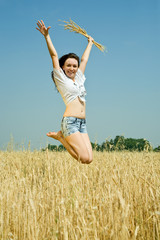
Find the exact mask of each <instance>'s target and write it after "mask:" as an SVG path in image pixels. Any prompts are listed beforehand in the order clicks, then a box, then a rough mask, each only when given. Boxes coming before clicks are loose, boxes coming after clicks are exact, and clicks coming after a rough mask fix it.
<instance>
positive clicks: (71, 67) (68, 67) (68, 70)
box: [62, 58, 78, 80]
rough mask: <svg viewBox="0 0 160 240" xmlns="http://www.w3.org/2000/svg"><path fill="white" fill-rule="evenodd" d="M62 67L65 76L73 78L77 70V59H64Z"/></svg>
mask: <svg viewBox="0 0 160 240" xmlns="http://www.w3.org/2000/svg"><path fill="white" fill-rule="evenodd" d="M62 68H63V70H64V72H65V74H66V75H67V77H69V78H71V79H72V80H74V79H75V75H76V72H77V70H78V61H77V60H76V59H75V58H68V59H67V60H66V61H65V63H64V65H63V67H62Z"/></svg>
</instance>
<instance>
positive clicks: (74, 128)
mask: <svg viewBox="0 0 160 240" xmlns="http://www.w3.org/2000/svg"><path fill="white" fill-rule="evenodd" d="M61 131H62V134H63V136H64V137H67V136H69V135H71V134H73V133H75V132H80V133H87V127H86V119H85V118H76V117H63V118H62V122H61Z"/></svg>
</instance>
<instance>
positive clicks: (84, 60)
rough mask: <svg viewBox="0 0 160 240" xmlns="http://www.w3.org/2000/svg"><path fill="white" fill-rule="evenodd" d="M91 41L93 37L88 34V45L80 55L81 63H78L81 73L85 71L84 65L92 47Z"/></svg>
mask: <svg viewBox="0 0 160 240" xmlns="http://www.w3.org/2000/svg"><path fill="white" fill-rule="evenodd" d="M93 41H94V39H93V38H92V37H91V36H89V37H88V45H87V47H86V49H85V51H84V53H83V55H82V58H81V63H80V66H79V69H80V70H81V71H82V73H84V71H85V68H86V65H87V62H88V59H89V55H90V52H91V49H92V45H93Z"/></svg>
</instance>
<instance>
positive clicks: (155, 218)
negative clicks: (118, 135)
mask: <svg viewBox="0 0 160 240" xmlns="http://www.w3.org/2000/svg"><path fill="white" fill-rule="evenodd" d="M93 155H94V160H93V162H92V163H91V164H90V165H83V164H80V163H78V162H76V160H74V159H73V158H72V157H70V155H69V154H68V153H67V152H48V151H46V152H41V151H34V152H31V151H19V152H16V151H11V152H9V151H0V239H2V240H51V239H52V240H59V239H60V240H61V239H64V240H72V239H73V240H90V239H91V240H101V239H102V240H103V239H104V240H128V239H144V240H154V239H155V240H158V239H160V153H153V152H152V153H147V152H141V153H138V152H134V153H131V152H112V153H107V152H93Z"/></svg>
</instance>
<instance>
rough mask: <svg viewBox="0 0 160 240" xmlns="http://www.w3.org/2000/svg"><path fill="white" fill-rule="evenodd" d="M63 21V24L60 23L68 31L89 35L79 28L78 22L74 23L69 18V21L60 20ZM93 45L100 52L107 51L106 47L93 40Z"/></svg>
mask: <svg viewBox="0 0 160 240" xmlns="http://www.w3.org/2000/svg"><path fill="white" fill-rule="evenodd" d="M59 21H62V20H59ZM62 22H64V23H65V24H63V25H62V24H61V25H62V26H64V29H65V30H69V31H70V32H75V33H80V34H82V35H83V36H85V37H86V38H88V37H89V35H88V34H87V32H86V31H85V30H84V29H83V28H81V27H80V26H78V24H76V23H75V22H73V21H72V20H71V19H70V21H69V22H67V21H62ZM93 43H94V45H95V46H96V47H97V48H99V49H100V50H101V51H102V52H107V50H106V47H105V46H103V45H102V44H100V43H97V42H95V41H93Z"/></svg>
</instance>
